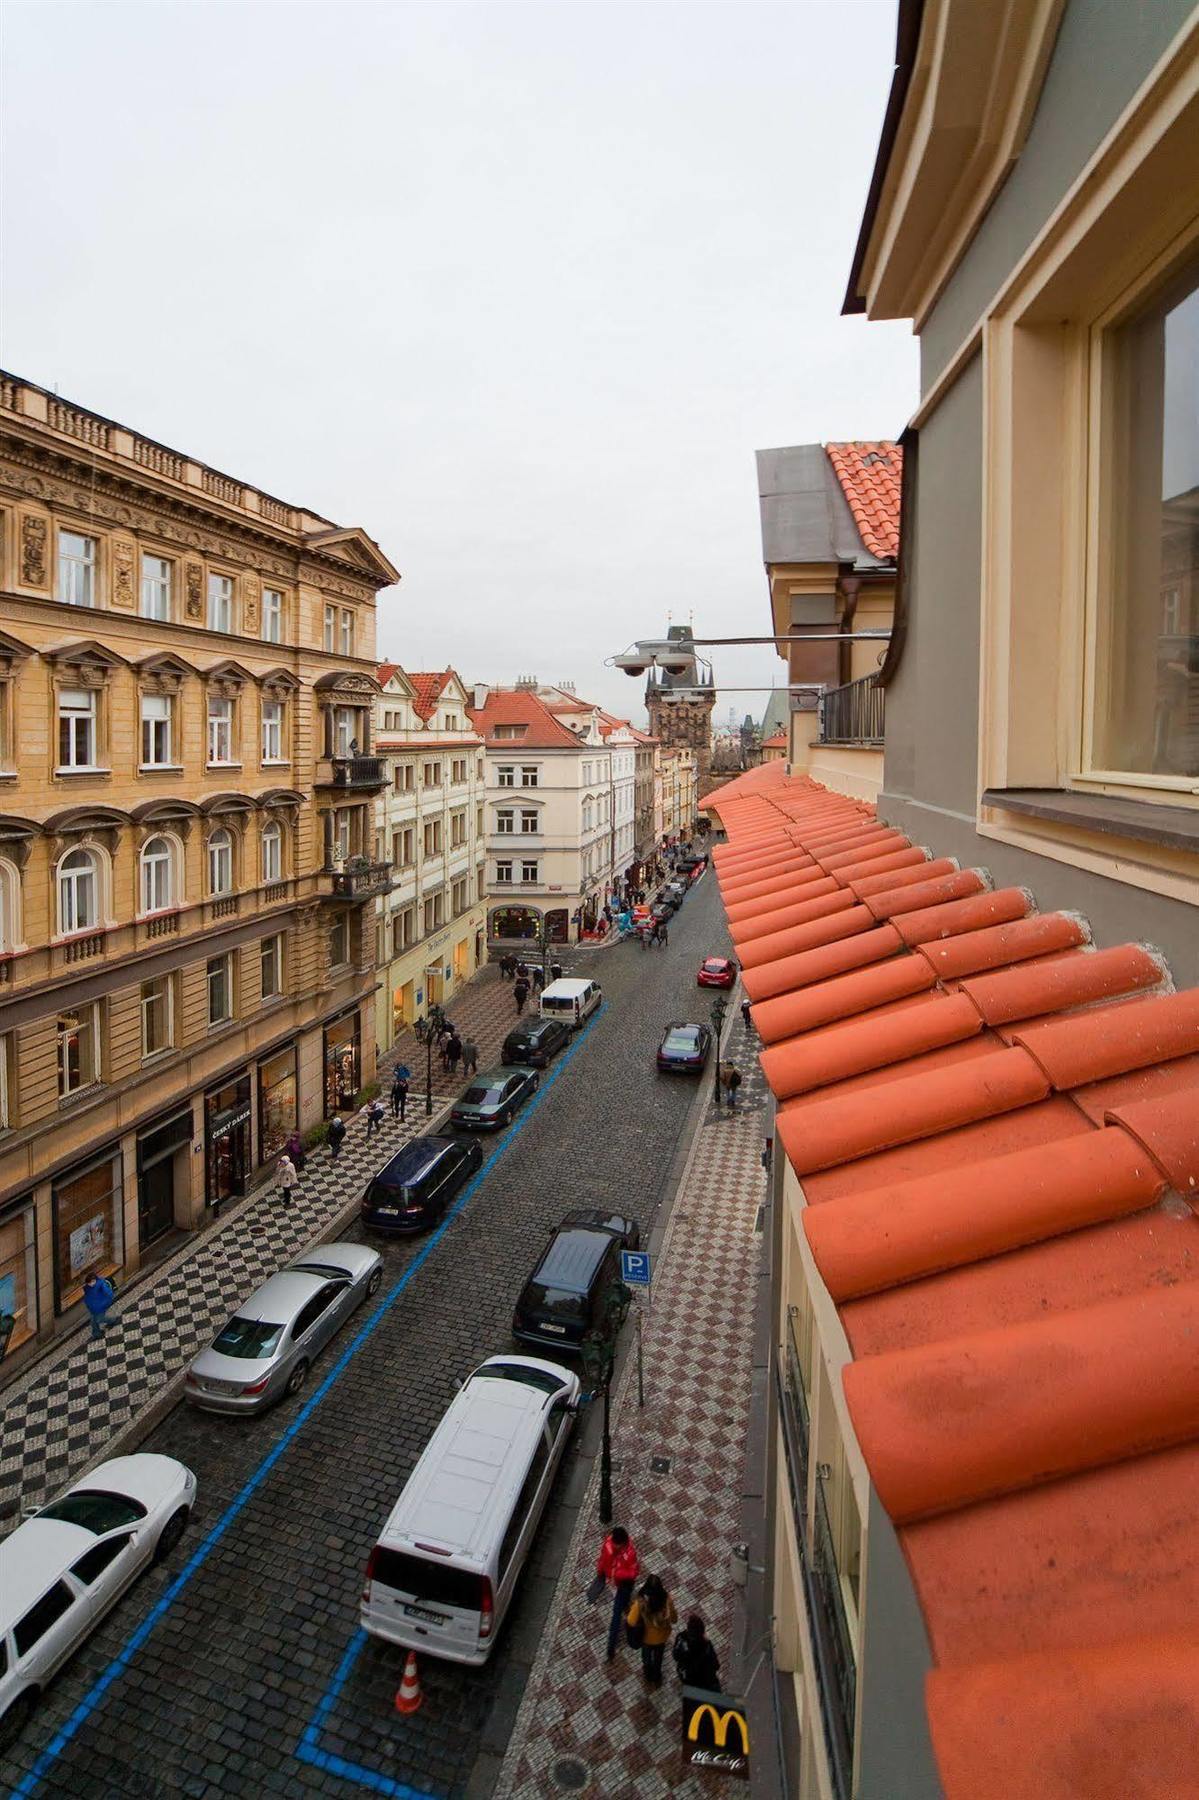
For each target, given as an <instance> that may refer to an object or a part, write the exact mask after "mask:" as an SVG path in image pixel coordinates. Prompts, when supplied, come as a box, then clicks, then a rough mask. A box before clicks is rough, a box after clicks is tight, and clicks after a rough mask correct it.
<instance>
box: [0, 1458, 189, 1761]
mask: <svg viewBox="0 0 1199 1800" xmlns="http://www.w3.org/2000/svg"><path fill="white" fill-rule="evenodd" d="M195 1498H196V1478H195V1476H194V1475H193V1474H192V1472H191V1470H190V1469H189V1468H186V1467H185V1466H184V1464H183V1463H181V1462H176V1461H175V1458H174V1457H173V1456H155V1455H151V1454H148V1453H142V1454H139V1455H137V1456H117V1457H113V1458H112V1460H111V1461H109V1462H104V1463H100V1464H99V1466H98V1467H97V1468H95V1469H93V1470H92V1471H91V1473H90V1475H84V1476H82V1477H81V1479H80V1480H79V1481H77V1482H76V1483H75V1484H74V1486H73V1487H69V1488H68V1489H67V1491H66V1493H65V1494H60V1495H59V1497H58V1499H57V1500H51V1502H50V1504H49V1505H48V1506H43V1507H42V1508H40V1510H39V1511H38V1512H35V1513H33V1514H32V1515H31V1516H30V1517H29V1518H27V1519H26V1520H25V1522H24V1524H22V1525H18V1527H17V1529H16V1530H15V1531H14V1532H12V1533H11V1535H10V1536H9V1537H7V1538H5V1539H4V1541H3V1542H2V1543H0V1749H6V1748H7V1747H8V1746H9V1745H10V1744H12V1743H13V1742H14V1741H15V1740H16V1738H17V1737H18V1736H19V1735H20V1733H21V1731H22V1730H23V1729H24V1727H25V1725H26V1724H27V1723H28V1721H29V1719H30V1717H31V1716H32V1714H33V1711H34V1709H35V1707H36V1705H37V1702H38V1698H39V1696H40V1694H41V1693H42V1691H43V1689H44V1688H45V1686H46V1683H47V1682H48V1681H49V1680H50V1678H51V1676H52V1675H53V1674H54V1673H55V1671H56V1670H57V1669H58V1668H59V1667H60V1666H61V1664H62V1663H64V1662H65V1661H66V1659H67V1657H68V1656H70V1654H71V1652H72V1651H73V1650H74V1649H75V1648H76V1647H77V1646H78V1645H79V1644H81V1643H82V1642H83V1640H84V1638H86V1637H87V1636H88V1635H89V1634H90V1633H91V1632H92V1631H94V1629H95V1628H96V1626H97V1625H98V1624H99V1623H100V1620H101V1619H102V1618H103V1617H104V1615H105V1613H106V1612H107V1611H108V1609H109V1607H110V1606H112V1605H114V1604H115V1602H116V1601H117V1600H118V1599H119V1598H120V1596H121V1594H122V1593H124V1591H125V1589H126V1588H127V1587H128V1586H129V1584H130V1582H131V1581H134V1580H135V1579H136V1577H137V1576H138V1575H140V1574H141V1572H142V1570H143V1569H147V1568H149V1566H150V1564H151V1563H155V1562H161V1561H162V1559H163V1558H164V1557H166V1556H169V1555H170V1553H171V1551H172V1550H173V1549H174V1548H175V1545H176V1544H177V1543H178V1542H179V1539H180V1538H181V1537H182V1536H183V1532H184V1529H185V1528H186V1525H187V1520H188V1515H189V1513H190V1512H191V1509H192V1504H193V1502H194V1500H195Z"/></svg>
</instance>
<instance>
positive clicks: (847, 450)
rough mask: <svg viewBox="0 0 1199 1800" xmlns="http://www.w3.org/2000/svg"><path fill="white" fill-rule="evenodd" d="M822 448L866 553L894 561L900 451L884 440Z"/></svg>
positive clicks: (901, 466) (897, 529)
mask: <svg viewBox="0 0 1199 1800" xmlns="http://www.w3.org/2000/svg"><path fill="white" fill-rule="evenodd" d="M824 448H825V454H826V455H827V456H828V459H829V461H830V462H831V463H832V465H833V472H834V474H835V475H836V477H837V480H838V481H839V482H840V483H841V491H842V493H843V494H844V495H845V498H846V499H847V500H848V502H849V510H850V512H851V513H852V514H853V517H854V524H855V525H856V526H857V528H858V530H859V531H860V532H861V534H862V542H863V543H864V544H865V546H866V548H867V550H869V551H870V554H871V555H872V556H878V557H881V558H883V559H884V560H887V559H890V558H894V557H897V556H898V555H899V499H900V491H901V488H902V484H903V450H902V447H901V446H900V445H899V444H895V443H892V442H891V441H890V440H888V439H885V438H884V439H880V440H879V441H878V442H877V443H854V444H826V445H825V446H824Z"/></svg>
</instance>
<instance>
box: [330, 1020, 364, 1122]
mask: <svg viewBox="0 0 1199 1800" xmlns="http://www.w3.org/2000/svg"><path fill="white" fill-rule="evenodd" d="M361 1086H362V1079H361V1058H360V1048H359V1031H358V1014H357V1012H352V1013H347V1014H346V1015H345V1016H344V1017H343V1018H340V1019H334V1021H333V1023H332V1024H331V1025H326V1027H325V1116H326V1118H328V1117H329V1116H330V1115H331V1114H333V1113H335V1112H344V1111H345V1109H346V1107H348V1106H349V1104H350V1102H351V1100H352V1099H353V1098H354V1095H355V1094H356V1093H357V1092H358V1089H359V1088H360V1087H361Z"/></svg>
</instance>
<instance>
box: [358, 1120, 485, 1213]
mask: <svg viewBox="0 0 1199 1800" xmlns="http://www.w3.org/2000/svg"><path fill="white" fill-rule="evenodd" d="M482 1161H483V1147H482V1145H481V1144H477V1143H474V1142H472V1141H471V1140H470V1139H468V1138H460V1137H420V1138H413V1140H412V1142H411V1143H410V1144H405V1145H404V1148H403V1149H402V1150H400V1151H399V1152H398V1153H397V1154H396V1155H395V1156H393V1157H392V1159H391V1161H390V1162H389V1163H387V1164H385V1166H384V1167H383V1168H381V1169H380V1170H379V1172H378V1174H377V1175H374V1176H372V1178H371V1180H370V1181H369V1182H368V1183H367V1189H366V1192H365V1194H364V1195H363V1196H362V1223H363V1224H364V1225H365V1226H366V1228H367V1230H368V1231H384V1232H393V1231H394V1232H397V1233H399V1232H405V1231H423V1230H424V1229H425V1227H426V1226H429V1225H435V1224H436V1223H437V1221H438V1220H439V1219H440V1218H441V1217H442V1216H443V1214H444V1213H445V1209H446V1207H447V1206H448V1205H449V1203H450V1201H451V1200H452V1199H453V1198H454V1195H455V1194H456V1193H457V1192H458V1189H459V1188H460V1187H461V1186H462V1184H463V1182H465V1181H466V1180H467V1179H468V1178H469V1177H470V1176H471V1175H473V1174H474V1172H475V1170H476V1169H477V1168H478V1167H479V1165H480V1164H481V1163H482Z"/></svg>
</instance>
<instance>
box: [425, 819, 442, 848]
mask: <svg viewBox="0 0 1199 1800" xmlns="http://www.w3.org/2000/svg"><path fill="white" fill-rule="evenodd" d="M425 855H426V856H440V855H441V820H440V819H429V820H428V821H427V822H426V824H425Z"/></svg>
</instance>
